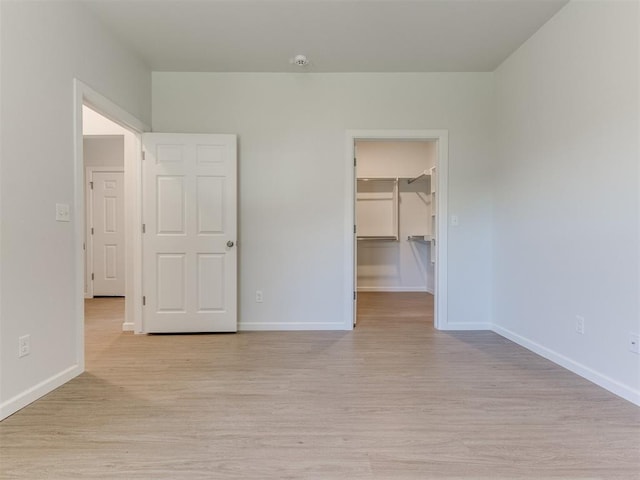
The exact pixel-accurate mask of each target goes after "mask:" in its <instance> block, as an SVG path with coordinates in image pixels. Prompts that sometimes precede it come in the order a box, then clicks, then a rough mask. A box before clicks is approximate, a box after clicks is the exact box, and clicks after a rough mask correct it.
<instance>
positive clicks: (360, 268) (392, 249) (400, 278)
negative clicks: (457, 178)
mask: <svg viewBox="0 0 640 480" xmlns="http://www.w3.org/2000/svg"><path fill="white" fill-rule="evenodd" d="M351 140H352V144H350V145H352V153H353V160H354V161H353V180H354V181H353V196H352V202H353V203H352V205H353V220H354V238H353V253H354V258H353V259H354V262H353V286H354V288H353V292H354V295H353V322H354V325H355V324H356V323H357V320H358V312H360V314H361V316H362V318H370V317H371V316H372V315H373V316H382V317H387V318H390V319H393V318H399V317H400V316H402V315H403V314H406V315H409V316H413V317H414V318H415V317H419V318H421V319H424V321H427V322H433V324H434V325H435V326H436V328H446V288H443V287H445V286H446V283H445V282H443V277H444V276H445V275H444V274H445V273H446V265H445V264H444V262H446V255H445V254H446V223H445V222H442V218H446V213H445V212H446V205H443V201H442V200H443V199H446V192H444V193H443V192H442V191H441V188H442V187H443V185H444V186H446V153H447V148H446V132H443V131H435V132H434V131H419V132H416V131H411V132H388V131H385V132H375V131H374V132H354V133H352V137H351ZM443 160H444V161H443ZM443 167H445V168H444V170H445V171H444V175H443V173H442V170H443ZM443 176H444V179H443V178H442V177H443ZM443 223H444V225H443ZM432 319H433V320H432Z"/></svg>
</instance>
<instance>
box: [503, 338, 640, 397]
mask: <svg viewBox="0 0 640 480" xmlns="http://www.w3.org/2000/svg"><path fill="white" fill-rule="evenodd" d="M491 330H493V331H494V332H495V333H497V334H498V335H501V336H503V337H504V338H507V339H509V340H511V341H512V342H514V343H516V344H518V345H520V346H521V347H524V348H526V349H527V350H530V351H532V352H533V353H536V354H538V355H540V356H541V357H544V358H546V359H547V360H550V361H552V362H553V363H555V364H557V365H559V366H561V367H564V368H566V369H567V370H569V371H571V372H573V373H575V374H576V375H579V376H581V377H582V378H585V379H586V380H589V381H590V382H593V383H595V384H596V385H598V386H600V387H602V388H604V389H606V390H608V391H610V392H611V393H614V394H616V395H618V396H619V397H622V398H624V399H625V400H628V401H629V402H631V403H634V404H636V405H638V406H640V391H639V390H634V389H633V388H630V387H629V386H627V385H624V384H622V383H620V382H618V381H617V380H614V379H612V378H610V377H608V376H606V375H604V374H602V373H600V372H597V371H595V370H593V369H591V368H589V367H587V366H585V365H582V364H581V363H578V362H576V361H574V360H572V359H570V358H569V357H565V356H564V355H562V354H560V353H558V352H556V351H554V350H551V349H549V348H547V347H545V346H543V345H540V344H539V343H537V342H534V341H533V340H529V339H528V338H526V337H523V336H521V335H518V334H517V333H515V332H512V331H511V330H508V329H506V328H503V327H501V326H499V325H492V326H491Z"/></svg>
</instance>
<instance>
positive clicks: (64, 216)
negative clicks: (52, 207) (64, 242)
mask: <svg viewBox="0 0 640 480" xmlns="http://www.w3.org/2000/svg"><path fill="white" fill-rule="evenodd" d="M70 221H71V213H70V212H69V204H68V203H56V222H70Z"/></svg>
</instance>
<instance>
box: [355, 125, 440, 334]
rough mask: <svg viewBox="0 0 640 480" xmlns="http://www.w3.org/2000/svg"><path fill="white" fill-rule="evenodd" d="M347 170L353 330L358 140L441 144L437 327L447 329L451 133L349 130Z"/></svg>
mask: <svg viewBox="0 0 640 480" xmlns="http://www.w3.org/2000/svg"><path fill="white" fill-rule="evenodd" d="M346 137H347V145H346V162H345V165H346V171H345V179H346V180H345V223H344V229H345V230H344V231H345V236H344V238H345V243H344V249H345V252H346V258H345V261H344V278H345V292H344V298H345V301H344V319H345V320H344V329H345V330H352V329H353V325H354V321H355V294H354V292H356V291H357V290H356V281H357V274H356V268H357V266H356V246H355V242H356V234H355V233H354V225H355V211H356V204H355V197H356V169H355V165H354V158H355V142H356V140H423V141H424V140H432V141H436V142H437V155H436V163H435V166H436V172H437V175H436V177H437V182H438V184H437V186H436V208H437V213H436V215H437V232H438V233H437V242H438V248H437V249H436V267H435V292H436V294H435V302H434V326H435V328H437V329H439V330H446V329H447V325H448V321H447V318H448V315H447V215H448V214H447V198H448V193H447V190H448V188H447V187H448V183H449V181H448V176H449V172H448V170H449V131H448V130H348V131H347V134H346Z"/></svg>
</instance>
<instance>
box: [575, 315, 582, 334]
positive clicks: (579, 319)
mask: <svg viewBox="0 0 640 480" xmlns="http://www.w3.org/2000/svg"><path fill="white" fill-rule="evenodd" d="M576 333H579V334H580V335H584V317H581V316H580V315H576Z"/></svg>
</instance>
